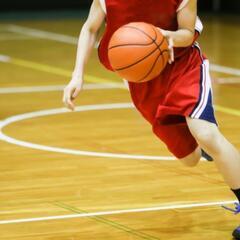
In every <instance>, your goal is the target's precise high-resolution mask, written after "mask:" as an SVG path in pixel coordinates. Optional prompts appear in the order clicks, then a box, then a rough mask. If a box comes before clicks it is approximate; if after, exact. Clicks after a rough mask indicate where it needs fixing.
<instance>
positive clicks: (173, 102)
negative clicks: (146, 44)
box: [99, 0, 215, 158]
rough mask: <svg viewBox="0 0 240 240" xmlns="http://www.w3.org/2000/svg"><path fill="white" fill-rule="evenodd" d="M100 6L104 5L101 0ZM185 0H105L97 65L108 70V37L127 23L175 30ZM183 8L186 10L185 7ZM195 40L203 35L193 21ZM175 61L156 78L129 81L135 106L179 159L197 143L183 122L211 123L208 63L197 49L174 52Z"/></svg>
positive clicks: (197, 22)
mask: <svg viewBox="0 0 240 240" xmlns="http://www.w3.org/2000/svg"><path fill="white" fill-rule="evenodd" d="M100 1H103V3H104V0H100ZM188 1H189V0H105V5H106V30H105V33H104V35H103V38H102V40H101V43H100V46H99V58H100V61H101V63H102V64H103V65H104V66H105V67H106V68H107V69H109V70H112V68H111V65H110V62H109V59H108V44H109V41H110V39H111V36H112V35H113V33H114V32H115V31H116V30H117V29H118V28H119V27H121V26H123V25H125V24H127V23H130V22H138V21H139V22H147V23H150V24H153V25H155V26H157V27H159V28H162V29H165V30H170V31H176V30H177V29H178V22H177V11H178V10H179V9H181V7H182V5H184V4H186V3H188ZM184 6H185V5H184ZM195 29H196V35H195V39H194V42H195V40H196V38H197V37H198V35H199V34H198V32H201V30H202V24H201V22H200V20H199V19H197V21H196V28H195ZM174 53H175V61H174V63H173V64H167V66H166V68H165V69H164V71H163V72H162V73H161V74H160V75H159V76H158V77H156V78H155V79H152V80H151V81H148V82H143V83H132V82H129V83H128V84H129V90H130V93H131V97H132V100H133V102H134V105H135V107H136V108H137V109H138V110H139V112H140V113H141V114H142V116H143V117H144V118H145V119H146V120H147V121H148V122H149V123H150V124H151V125H152V130H153V132H154V133H155V134H156V135H157V136H158V137H159V138H160V139H161V140H162V141H163V142H164V143H165V144H166V145H167V147H168V149H169V150H170V151H171V152H172V153H173V154H174V155H175V156H176V157H178V158H182V157H185V156H187V155H188V154H190V153H192V152H193V151H194V150H195V148H196V147H197V142H196V141H195V139H194V138H193V136H192V135H191V133H190V131H189V129H188V126H187V123H186V119H185V117H191V118H198V119H204V120H207V121H210V122H215V118H214V113H213V107H212V94H211V81H210V75H209V67H208V61H207V60H206V58H205V57H204V56H202V54H201V51H200V49H199V47H198V46H197V44H192V45H191V46H189V47H185V48H175V49H174Z"/></svg>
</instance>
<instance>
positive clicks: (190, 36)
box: [183, 31, 195, 47]
mask: <svg viewBox="0 0 240 240" xmlns="http://www.w3.org/2000/svg"><path fill="white" fill-rule="evenodd" d="M194 36H195V34H194V33H193V32H191V31H187V34H186V37H185V41H184V44H183V45H184V46H183V47H188V46H191V45H192V44H193V41H194Z"/></svg>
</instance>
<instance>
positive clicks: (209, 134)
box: [187, 118, 240, 189]
mask: <svg viewBox="0 0 240 240" xmlns="http://www.w3.org/2000/svg"><path fill="white" fill-rule="evenodd" d="M187 124H188V126H189V129H190V131H191V133H192V135H193V136H194V137H195V139H196V140H197V142H198V144H199V145H200V147H201V148H202V149H204V150H205V151H206V152H207V153H209V154H210V155H211V156H212V157H213V159H214V160H215V163H216V165H217V167H218V169H219V170H220V172H221V173H222V175H223V177H224V179H225V181H226V182H227V183H228V185H229V186H230V187H231V188H232V189H239V188H240V174H239V173H240V154H239V152H238V150H237V149H236V148H235V147H234V146H233V145H232V144H231V143H230V142H229V141H228V140H227V139H226V138H225V137H224V136H223V135H222V134H221V133H220V131H219V129H218V127H217V126H216V125H215V124H213V123H210V122H207V121H205V120H200V119H192V118H187Z"/></svg>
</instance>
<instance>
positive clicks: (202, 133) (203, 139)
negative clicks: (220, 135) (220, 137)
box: [195, 129, 217, 145]
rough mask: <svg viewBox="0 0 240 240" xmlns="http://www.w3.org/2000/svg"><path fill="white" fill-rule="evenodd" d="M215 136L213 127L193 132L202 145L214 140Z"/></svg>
mask: <svg viewBox="0 0 240 240" xmlns="http://www.w3.org/2000/svg"><path fill="white" fill-rule="evenodd" d="M216 137H217V134H216V131H215V130H214V129H201V130H199V131H198V132H197V133H195V138H196V140H197V142H198V143H200V144H202V145H209V144H212V143H214V142H215V140H216Z"/></svg>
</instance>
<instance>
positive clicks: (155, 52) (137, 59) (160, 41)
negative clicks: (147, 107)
mask: <svg viewBox="0 0 240 240" xmlns="http://www.w3.org/2000/svg"><path fill="white" fill-rule="evenodd" d="M108 57H109V61H110V64H111V66H112V68H113V69H114V71H115V72H116V73H117V74H118V75H119V76H120V77H121V78H124V79H126V80H128V81H129V82H146V81H149V80H152V79H154V78H155V77H157V76H158V75H160V73H161V72H162V71H163V70H164V68H165V66H166V64H167V62H168V59H169V52H168V42H167V40H166V38H165V37H164V36H163V34H162V33H161V32H160V31H159V29H157V28H156V27H155V26H153V25H151V24H148V23H144V22H133V23H129V24H127V25H124V26H122V27H121V28H119V29H118V30H117V31H116V32H115V33H114V34H113V36H112V38H111V40H110V42H109V46H108Z"/></svg>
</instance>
